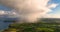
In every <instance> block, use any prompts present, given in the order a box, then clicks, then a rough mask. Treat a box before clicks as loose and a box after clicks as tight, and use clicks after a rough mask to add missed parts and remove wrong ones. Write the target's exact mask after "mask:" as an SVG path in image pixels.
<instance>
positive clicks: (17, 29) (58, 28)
mask: <svg viewBox="0 0 60 32" xmlns="http://www.w3.org/2000/svg"><path fill="white" fill-rule="evenodd" d="M44 21H45V22H44ZM49 21H51V23H48V22H49ZM52 21H53V22H52ZM56 21H60V20H57V19H50V20H47V19H44V20H41V21H40V22H38V23H19V24H18V23H17V24H16V23H15V24H10V25H9V28H8V29H5V30H4V31H3V32H60V23H57V22H56Z"/></svg>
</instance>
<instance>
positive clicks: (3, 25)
mask: <svg viewBox="0 0 60 32" xmlns="http://www.w3.org/2000/svg"><path fill="white" fill-rule="evenodd" d="M13 20H17V18H0V30H4V29H7V28H8V26H9V24H12V23H13V22H12V21H13ZM5 21H7V22H5ZM10 21H11V22H10Z"/></svg>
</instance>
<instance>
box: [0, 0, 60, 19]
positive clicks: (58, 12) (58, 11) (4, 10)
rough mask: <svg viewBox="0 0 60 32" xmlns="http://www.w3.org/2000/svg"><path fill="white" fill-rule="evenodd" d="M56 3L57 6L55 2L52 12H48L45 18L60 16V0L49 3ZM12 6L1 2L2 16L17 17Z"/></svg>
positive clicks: (0, 13)
mask: <svg viewBox="0 0 60 32" xmlns="http://www.w3.org/2000/svg"><path fill="white" fill-rule="evenodd" d="M52 3H55V4H56V5H57V6H56V7H55V4H53V5H52V6H53V7H55V8H51V10H52V11H51V12H49V13H47V14H46V15H45V16H44V18H60V0H50V1H49V2H48V4H49V5H50V4H52ZM11 10H12V8H9V7H6V6H4V5H2V4H0V16H1V15H9V17H10V16H11V17H15V12H13V11H12V12H11Z"/></svg>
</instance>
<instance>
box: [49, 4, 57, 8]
mask: <svg viewBox="0 0 60 32" xmlns="http://www.w3.org/2000/svg"><path fill="white" fill-rule="evenodd" d="M57 5H58V4H51V5H49V6H48V8H56V6H57Z"/></svg>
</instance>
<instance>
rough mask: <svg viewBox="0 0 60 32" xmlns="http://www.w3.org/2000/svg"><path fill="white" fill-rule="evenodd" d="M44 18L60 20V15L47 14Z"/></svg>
mask: <svg viewBox="0 0 60 32" xmlns="http://www.w3.org/2000/svg"><path fill="white" fill-rule="evenodd" d="M43 18H60V14H46V15H45V16H44V17H43Z"/></svg>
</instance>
